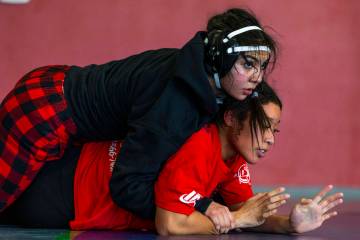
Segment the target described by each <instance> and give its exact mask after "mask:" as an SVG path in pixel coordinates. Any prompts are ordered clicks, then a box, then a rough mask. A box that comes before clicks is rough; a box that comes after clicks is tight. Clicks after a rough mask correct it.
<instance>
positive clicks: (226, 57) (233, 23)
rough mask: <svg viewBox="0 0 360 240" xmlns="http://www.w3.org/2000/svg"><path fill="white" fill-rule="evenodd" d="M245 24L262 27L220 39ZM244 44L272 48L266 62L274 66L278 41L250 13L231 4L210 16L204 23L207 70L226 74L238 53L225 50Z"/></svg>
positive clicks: (210, 72) (220, 74) (209, 72)
mask: <svg viewBox="0 0 360 240" xmlns="http://www.w3.org/2000/svg"><path fill="white" fill-rule="evenodd" d="M247 26H257V27H260V28H261V29H263V31H260V30H252V31H247V32H244V33H242V34H239V35H237V36H234V37H233V38H231V39H229V41H228V42H226V43H224V42H223V39H224V38H226V36H227V35H228V34H229V33H231V32H233V31H235V30H238V29H240V28H243V27H247ZM245 45H246V46H259V45H263V46H267V47H268V48H269V49H270V50H271V55H270V59H269V62H270V65H271V67H270V70H273V68H274V66H275V63H276V59H277V53H278V50H277V43H276V41H275V40H274V39H273V38H272V37H271V36H270V35H269V34H268V33H267V32H265V30H264V28H263V26H262V25H261V24H260V22H259V21H258V20H257V18H256V17H255V15H254V14H253V13H251V12H250V11H246V10H244V9H239V8H232V9H229V10H227V11H226V12H224V13H221V14H218V15H215V16H213V17H211V18H210V19H209V21H208V24H207V44H206V46H205V65H206V69H207V72H208V74H210V75H211V74H214V73H218V74H219V76H220V77H223V76H225V75H226V74H227V73H228V72H229V71H230V69H231V68H232V66H233V65H234V63H235V61H236V60H237V59H238V57H239V55H240V54H239V53H232V54H228V53H227V49H228V48H229V47H236V46H245Z"/></svg>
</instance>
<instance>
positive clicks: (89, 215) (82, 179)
mask: <svg viewBox="0 0 360 240" xmlns="http://www.w3.org/2000/svg"><path fill="white" fill-rule="evenodd" d="M120 148H121V142H120V141H112V142H99V143H88V144H85V145H84V147H83V149H82V151H81V155H80V158H79V161H78V164H77V167H76V172H75V179H74V205H75V219H74V220H72V221H71V222H70V227H71V229H73V230H89V229H111V230H124V229H154V223H153V221H149V220H143V219H141V218H139V217H137V216H135V215H134V214H132V213H130V212H128V211H126V210H124V209H122V208H120V207H118V206H117V205H116V204H115V203H114V202H113V201H112V198H111V195H110V190H109V182H110V178H111V174H112V170H113V167H114V164H115V160H116V157H117V155H118V153H119V151H120Z"/></svg>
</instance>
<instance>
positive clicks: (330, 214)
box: [322, 211, 338, 221]
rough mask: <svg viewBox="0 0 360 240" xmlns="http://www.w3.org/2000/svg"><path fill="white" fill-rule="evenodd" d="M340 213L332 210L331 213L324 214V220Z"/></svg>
mask: <svg viewBox="0 0 360 240" xmlns="http://www.w3.org/2000/svg"><path fill="white" fill-rule="evenodd" d="M337 214H338V213H337V212H336V211H333V212H330V213H326V214H324V215H323V216H322V220H323V221H325V220H328V219H330V218H332V217H334V216H336V215H337Z"/></svg>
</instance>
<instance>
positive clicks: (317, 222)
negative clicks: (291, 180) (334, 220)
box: [290, 185, 343, 233]
mask: <svg viewBox="0 0 360 240" xmlns="http://www.w3.org/2000/svg"><path fill="white" fill-rule="evenodd" d="M332 188H333V186H332V185H328V186H326V187H325V188H323V189H322V190H321V191H320V192H319V193H318V194H317V195H316V196H315V197H314V198H313V199H305V198H303V199H301V201H300V203H298V204H296V205H295V207H294V208H293V210H292V211H291V213H290V225H291V227H292V228H293V229H294V231H295V232H297V233H303V232H308V231H311V230H314V229H316V228H318V227H320V226H321V224H322V223H323V222H324V221H325V220H328V219H329V218H331V217H333V216H336V215H337V212H336V211H330V212H329V210H331V209H332V208H334V207H335V206H337V205H339V204H341V203H342V202H343V198H342V197H343V193H335V194H332V195H330V196H328V197H326V198H325V195H326V194H327V193H328V192H329V191H330V190H331V189H332Z"/></svg>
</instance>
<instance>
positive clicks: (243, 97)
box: [231, 94, 248, 101]
mask: <svg viewBox="0 0 360 240" xmlns="http://www.w3.org/2000/svg"><path fill="white" fill-rule="evenodd" d="M231 96H232V97H234V98H236V99H237V100H239V101H242V100H245V98H246V97H247V96H248V95H244V94H241V95H236V96H234V95H231Z"/></svg>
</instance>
